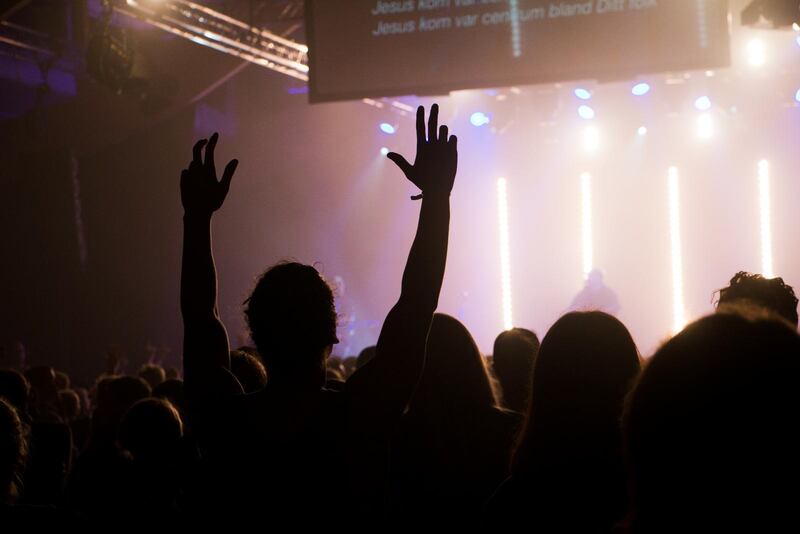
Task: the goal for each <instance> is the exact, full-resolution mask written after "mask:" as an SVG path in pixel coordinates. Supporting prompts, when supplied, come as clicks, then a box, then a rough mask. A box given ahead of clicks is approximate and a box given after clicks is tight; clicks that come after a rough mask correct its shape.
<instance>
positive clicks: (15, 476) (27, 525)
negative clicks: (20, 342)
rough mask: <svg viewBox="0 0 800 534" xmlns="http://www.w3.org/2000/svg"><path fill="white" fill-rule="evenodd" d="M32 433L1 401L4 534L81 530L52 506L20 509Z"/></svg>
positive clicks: (0, 473)
mask: <svg viewBox="0 0 800 534" xmlns="http://www.w3.org/2000/svg"><path fill="white" fill-rule="evenodd" d="M28 439H29V432H28V428H27V425H26V424H25V422H24V421H23V419H22V417H21V414H20V413H19V412H18V411H17V409H16V408H15V407H14V406H13V405H12V404H11V403H9V402H8V401H7V400H6V399H5V398H2V397H0V527H2V529H3V532H48V531H51V530H53V531H54V530H56V529H65V528H66V529H69V527H81V526H82V525H80V524H77V523H76V522H75V520H74V519H75V518H74V517H73V516H72V515H71V514H68V513H66V512H64V511H63V510H60V509H57V508H55V507H52V506H30V505H24V504H22V505H20V504H19V502H20V496H21V494H22V493H24V482H23V473H24V471H25V468H26V462H27V459H28V452H29V449H28V446H29V442H28Z"/></svg>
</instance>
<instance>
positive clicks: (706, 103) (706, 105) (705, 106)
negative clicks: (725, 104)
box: [694, 96, 711, 111]
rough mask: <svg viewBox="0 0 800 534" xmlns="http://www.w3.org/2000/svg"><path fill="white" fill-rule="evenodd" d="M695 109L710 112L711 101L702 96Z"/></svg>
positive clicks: (695, 104) (696, 101)
mask: <svg viewBox="0 0 800 534" xmlns="http://www.w3.org/2000/svg"><path fill="white" fill-rule="evenodd" d="M694 107H695V108H696V109H698V110H699V111H708V110H709V109H711V99H710V98H708V97H707V96H701V97H700V98H698V99H697V100H695V101H694Z"/></svg>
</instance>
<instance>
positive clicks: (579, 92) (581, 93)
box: [575, 87, 592, 100]
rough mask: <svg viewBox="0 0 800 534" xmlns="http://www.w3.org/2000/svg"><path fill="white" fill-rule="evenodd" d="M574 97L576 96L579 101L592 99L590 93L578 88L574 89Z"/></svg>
mask: <svg viewBox="0 0 800 534" xmlns="http://www.w3.org/2000/svg"><path fill="white" fill-rule="evenodd" d="M575 96H577V97H578V98H580V99H581V100H590V99H591V98H592V93H591V92H589V90H588V89H584V88H583V87H578V88H577V89H575Z"/></svg>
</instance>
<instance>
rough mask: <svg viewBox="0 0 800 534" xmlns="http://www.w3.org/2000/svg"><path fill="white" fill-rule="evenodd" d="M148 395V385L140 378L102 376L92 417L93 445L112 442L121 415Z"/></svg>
mask: <svg viewBox="0 0 800 534" xmlns="http://www.w3.org/2000/svg"><path fill="white" fill-rule="evenodd" d="M149 396H150V386H148V385H147V382H145V381H144V380H142V379H141V378H137V377H133V376H120V377H116V378H104V379H103V380H101V381H100V382H99V383H98V384H97V409H95V411H94V415H93V418H92V441H93V442H94V444H95V445H109V444H112V443H113V441H114V439H115V437H116V434H117V429H118V427H119V422H120V420H121V419H122V416H123V415H124V414H125V412H126V411H127V410H128V408H130V407H131V406H132V405H133V404H134V403H135V402H137V401H139V400H142V399H144V398H147V397H149Z"/></svg>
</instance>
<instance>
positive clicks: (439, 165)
mask: <svg viewBox="0 0 800 534" xmlns="http://www.w3.org/2000/svg"><path fill="white" fill-rule="evenodd" d="M438 122H439V105H438V104H434V105H433V106H431V114H430V117H429V118H428V131H427V138H426V136H425V108H423V107H422V106H420V107H418V108H417V156H416V158H415V159H414V164H413V165H411V164H410V163H409V162H408V161H407V160H406V158H404V157H403V156H401V155H400V154H398V153H396V152H389V153H388V154H387V155H386V157H387V158H389V159H390V160H392V161H393V162H395V164H397V166H398V167H400V170H402V171H403V174H405V175H406V178H408V179H409V180H410V181H411V182H412V183H413V184H414V185H416V186H417V187H419V188H420V190H422V194H421V195H416V196H413V197H411V198H412V199H414V200H417V199H419V198H422V196H423V195H425V194H428V193H431V194H444V195H446V196H449V195H450V191H451V190H452V189H453V181H454V180H455V177H456V168H457V166H458V146H457V145H458V139H457V138H456V136H455V135H451V136H449V138H448V130H447V126H445V125H444V124H443V125H441V126H438Z"/></svg>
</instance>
